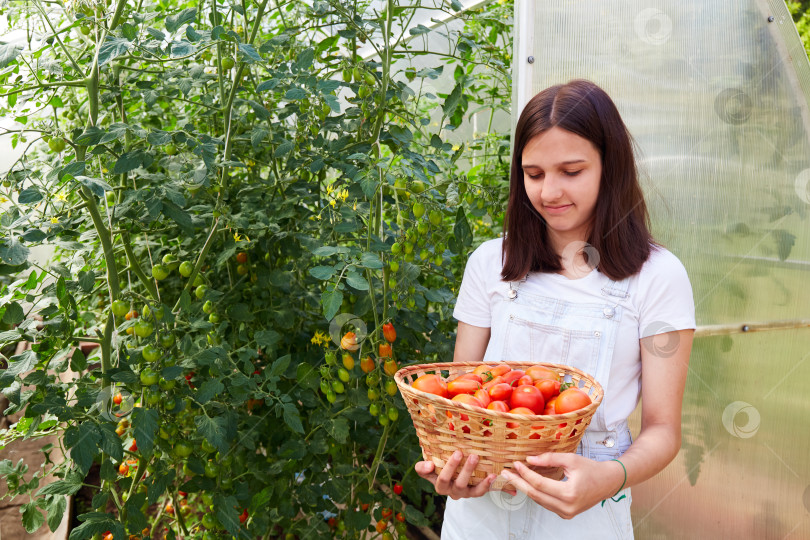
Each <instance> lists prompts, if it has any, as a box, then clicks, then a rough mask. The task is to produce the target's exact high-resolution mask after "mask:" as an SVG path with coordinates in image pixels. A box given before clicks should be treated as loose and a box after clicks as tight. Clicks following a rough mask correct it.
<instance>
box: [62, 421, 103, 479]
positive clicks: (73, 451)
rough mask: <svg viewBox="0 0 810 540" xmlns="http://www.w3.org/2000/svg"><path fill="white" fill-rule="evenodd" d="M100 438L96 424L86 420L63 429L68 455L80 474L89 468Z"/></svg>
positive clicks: (85, 472)
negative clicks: (68, 450) (68, 449)
mask: <svg viewBox="0 0 810 540" xmlns="http://www.w3.org/2000/svg"><path fill="white" fill-rule="evenodd" d="M100 439H101V436H100V435H99V433H98V430H97V429H96V425H95V424H93V423H92V422H90V421H87V420H85V421H84V422H83V423H81V424H79V425H78V426H73V427H70V428H68V429H67V430H66V431H65V446H67V447H68V448H70V457H71V459H73V461H74V462H76V466H77V467H78V468H79V471H80V472H81V473H82V474H87V471H89V470H90V465H92V464H93V459H94V458H95V457H96V454H97V453H98V452H97V451H96V448H97V446H98V443H99V440H100Z"/></svg>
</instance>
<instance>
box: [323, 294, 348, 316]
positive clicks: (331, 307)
mask: <svg viewBox="0 0 810 540" xmlns="http://www.w3.org/2000/svg"><path fill="white" fill-rule="evenodd" d="M342 303H343V293H342V292H341V291H339V290H337V289H335V290H333V291H330V290H328V289H327V290H325V291H323V294H321V304H322V305H323V316H324V317H326V319H327V320H329V321H331V320H332V317H334V316H335V314H336V313H337V312H338V310H339V309H340V305H341V304H342Z"/></svg>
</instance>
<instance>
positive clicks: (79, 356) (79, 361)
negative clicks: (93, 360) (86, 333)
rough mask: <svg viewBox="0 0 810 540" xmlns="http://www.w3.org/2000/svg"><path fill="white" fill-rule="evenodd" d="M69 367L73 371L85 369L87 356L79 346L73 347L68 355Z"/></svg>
mask: <svg viewBox="0 0 810 540" xmlns="http://www.w3.org/2000/svg"><path fill="white" fill-rule="evenodd" d="M70 369H71V370H73V371H75V372H80V371H84V370H85V369H87V358H86V357H85V356H84V353H83V352H82V350H81V349H80V348H79V347H76V348H75V349H73V354H72V355H70Z"/></svg>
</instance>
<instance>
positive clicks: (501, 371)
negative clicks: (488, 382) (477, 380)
mask: <svg viewBox="0 0 810 540" xmlns="http://www.w3.org/2000/svg"><path fill="white" fill-rule="evenodd" d="M489 371H490V373H492V376H493V377H497V376H499V375H506V374H507V373H509V372H510V371H512V368H510V367H509V366H508V365H506V364H499V365H497V366H495V367H494V368H492V369H491V370H489Z"/></svg>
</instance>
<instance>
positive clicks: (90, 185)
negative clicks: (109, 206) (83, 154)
mask: <svg viewBox="0 0 810 540" xmlns="http://www.w3.org/2000/svg"><path fill="white" fill-rule="evenodd" d="M76 181H77V182H79V183H80V184H81V185H83V186H85V187H86V188H87V189H89V190H90V192H91V193H92V194H93V195H95V196H96V197H103V196H104V192H105V191H112V186H111V185H110V184H108V183H107V182H105V181H104V180H98V179H96V178H90V177H89V176H77V177H76Z"/></svg>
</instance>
